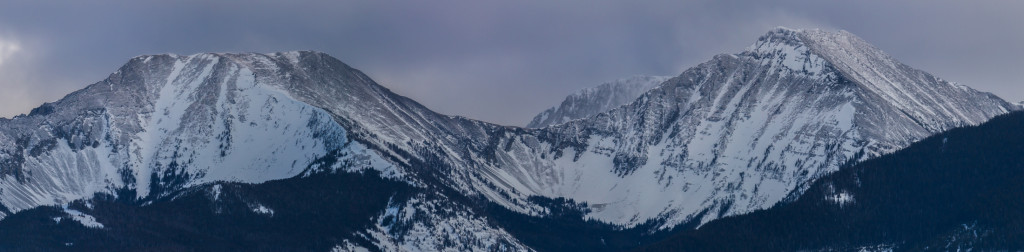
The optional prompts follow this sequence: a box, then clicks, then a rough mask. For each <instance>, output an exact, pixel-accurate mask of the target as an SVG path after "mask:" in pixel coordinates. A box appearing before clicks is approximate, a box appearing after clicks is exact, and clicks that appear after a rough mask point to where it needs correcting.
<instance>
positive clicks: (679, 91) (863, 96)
mask: <svg viewBox="0 0 1024 252" xmlns="http://www.w3.org/2000/svg"><path fill="white" fill-rule="evenodd" d="M625 82H626V83H631V84H626V86H627V87H628V88H624V89H626V90H639V89H646V88H643V87H641V86H645V85H650V83H658V82H660V84H657V85H656V87H653V88H651V89H649V90H647V91H646V92H644V93H643V94H641V95H639V96H638V97H636V98H635V99H633V100H632V101H629V102H623V99H627V100H628V98H625V97H632V96H633V94H615V92H613V90H621V89H620V88H617V87H614V86H616V85H608V87H606V88H600V87H599V88H597V89H593V91H583V92H581V93H580V94H578V95H576V97H578V98H569V99H567V102H569V101H570V100H571V101H572V102H569V104H566V103H563V105H564V106H562V107H560V108H557V109H553V110H549V111H550V113H548V112H545V113H546V114H542V115H541V116H539V117H538V118H542V119H540V120H539V121H538V120H535V121H536V123H531V125H532V126H538V127H540V126H544V127H540V128H519V127H510V126H501V125H494V124H490V123H486V122H481V121H476V120H472V119H467V118H463V117H458V116H448V115H442V114H438V113H435V112H433V111H431V110H429V109H427V108H426V107H424V106H422V105H420V104H419V103H417V102H415V101H413V100H410V99H408V98H406V97H403V96H400V95H398V94H395V93H393V92H391V91H390V90H388V89H387V88H385V87H382V86H380V85H378V84H377V83H375V82H374V81H373V80H371V79H370V78H369V77H368V76H366V75H365V74H363V73H361V72H360V71H358V70H356V69H353V68H351V67H349V66H348V65H346V64H344V63H342V62H341V61H339V60H337V59H335V58H333V57H331V56H328V55H326V54H323V53H317V52H309V51H300V52H285V53H273V54H257V53H204V54H196V55H189V56H182V55H151V56H140V57H136V58H133V59H131V60H129V61H128V63H127V64H125V65H124V66H122V67H121V68H120V69H118V70H117V71H116V72H114V73H113V74H111V75H110V76H109V77H108V78H107V79H105V80H102V81H100V82H97V83H95V84H92V85H89V86H88V87H86V88H84V89H82V90H79V91H76V92H74V93H72V94H69V95H68V96H66V97H64V98H63V99H61V100H58V101H56V102H53V103H47V104H43V105H42V106H40V107H38V108H36V109H33V110H32V112H31V113H30V114H28V115H21V116H17V117H14V118H11V119H0V205H2V206H0V217H2V218H3V219H2V220H0V248H3V249H7V250H14V249H18V250H55V249H71V250H139V249H160V248H162V249H166V250H181V249H189V248H197V247H202V248H208V249H211V250H295V249H300V248H301V249H303V250H343V251H344V250H365V249H369V250H383V251H396V250H408V251H417V250H428V251H429V250H460V251H463V250H497V251H522V250H569V249H577V250H578V249H592V250H621V249H630V248H635V247H637V246H638V245H642V244H647V243H650V242H653V241H655V240H657V239H660V238H663V237H667V235H668V234H670V233H672V232H673V231H679V230H687V229H692V228H695V227H697V226H700V225H702V224H705V223H708V222H709V221H712V220H715V219H718V218H722V217H726V216H732V215H738V214H744V213H749V212H752V211H755V210H759V209H765V208H768V207H771V206H772V205H775V204H776V203H779V202H784V201H787V200H786V199H789V200H796V199H797V198H798V197H799V196H800V195H801V194H802V193H804V192H805V191H806V190H808V188H811V185H812V183H813V182H814V181H815V180H816V179H818V178H821V177H823V176H826V175H827V174H830V173H832V172H836V171H838V170H840V167H843V166H844V165H846V164H851V163H855V162H858V161H863V160H866V159H868V158H871V157H877V156H879V155H882V154H886V153H891V152H894V151H897V150H899V149H902V148H904V147H907V146H909V145H910V144H911V143H913V142H915V141H918V140H921V139H924V138H925V137H928V136H929V135H933V134H936V133H939V132H942V131H945V130H948V129H951V128H954V127H959V126H967V125H976V124H980V123H982V122H985V121H986V120H988V119H990V118H992V117H994V116H997V115H1000V114H1004V113H1007V112H1009V111H1012V110H1017V109H1019V107H1018V106H1017V105H1013V104H1010V103H1007V102H1005V101H1003V100H1001V99H999V98H998V97H996V96H994V95H992V94H988V93H983V92H978V91H975V90H973V89H971V88H968V87H966V86H962V85H957V84H954V83H950V82H947V81H944V80H941V79H939V78H936V77H934V76H931V75H930V74H928V73H925V72H923V71H920V70H916V69H913V68H911V67H908V66H906V65H903V64H901V63H899V62H897V61H896V60H895V59H893V58H891V57H890V56H888V55H886V54H885V53H883V52H882V51H881V50H879V49H877V48H875V47H873V46H871V45H870V44H868V43H867V42H865V41H863V40H861V39H860V38H857V37H856V36H854V35H852V34H850V33H847V32H844V31H840V32H827V31H819V30H791V29H785V28H779V29H775V30H772V31H770V32H769V33H767V34H765V35H764V36H761V37H760V38H759V39H758V40H757V41H756V42H755V43H754V44H753V45H752V46H750V47H749V48H747V49H746V50H745V51H743V52H740V53H736V54H722V55H718V56H715V57H714V58H713V59H711V60H710V61H708V62H705V63H702V64H700V65H698V66H696V67H693V68H690V69H688V70H686V71H684V72H683V73H682V74H680V75H679V76H676V77H673V78H671V79H668V80H664V81H661V79H660V78H657V77H650V78H639V79H633V80H626V81H625ZM605 90H608V91H605ZM544 118H554V119H553V120H547V119H544ZM555 119H557V120H555ZM553 233H554V234H557V235H554V234H553Z"/></svg>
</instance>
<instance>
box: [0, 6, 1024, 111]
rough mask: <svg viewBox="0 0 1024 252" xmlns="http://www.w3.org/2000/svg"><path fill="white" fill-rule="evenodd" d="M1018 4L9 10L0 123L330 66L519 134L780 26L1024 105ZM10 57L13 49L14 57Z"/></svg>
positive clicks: (0, 24)
mask: <svg viewBox="0 0 1024 252" xmlns="http://www.w3.org/2000/svg"><path fill="white" fill-rule="evenodd" d="M1020 10H1024V2H1021V1H843V2H839V1H774V2H768V1H755V0H747V1H728V0H727V1H645V2H641V3H636V1H628V2H627V1H610V0H609V1H509V2H497V1H474V2H471V1H454V0H440V1H338V2H331V3H324V2H323V1H290V2H287V3H280V2H271V1H218V2H207V1H174V2H173V3H171V1H167V3H136V2H128V1H124V2H120V1H116V2H115V1H107V2H104V1H98V2H97V1H90V2H88V3H83V2H72V3H67V4H62V5H56V4H51V3H35V2H16V3H10V2H8V3H2V4H0V48H2V43H5V42H7V43H18V45H19V48H20V50H17V51H15V52H13V53H10V55H8V56H5V54H4V52H3V51H2V49H0V57H4V58H2V59H0V61H2V63H0V116H12V115H15V114H19V113H25V112H27V111H28V110H29V109H30V108H31V107H35V106H37V105H39V104H40V103H42V102H44V101H52V100H56V99H58V98H60V97H61V96H63V95H65V94H67V93H69V92H71V91H73V90H76V89H79V88H82V87H84V86H85V85H88V84H90V83H93V82H95V81H99V80H101V79H103V78H104V77H106V75H107V74H109V73H110V72H111V71H113V70H115V69H116V68H117V67H118V66H119V65H120V64H123V63H124V62H125V61H126V60H127V59H128V58H129V57H132V56H136V55H142V54H156V53H168V52H170V53H178V54H191V53H198V52H220V51H232V52H239V51H241V52H249V51H254V52H274V51H289V50H318V51H324V52H327V53H330V54H331V55H334V56H335V57H338V58H339V59H341V60H342V61H345V62H346V63H349V64H350V65H352V66H353V67H356V68H359V69H362V70H363V71H365V72H366V73H367V74H369V75H370V76H371V77H373V78H374V79H376V80H378V81H379V82H381V84H383V85H385V86H387V87H389V88H391V89H392V90H395V91H396V92H398V93H400V94H403V95H406V96H409V97H412V98H413V99H416V100H418V101H420V102H422V103H424V104H425V105H427V106H428V107H430V108H433V109H435V110H438V111H439V112H443V113H448V114H458V115H465V116H468V117H471V118H477V119H482V120H486V121H492V122H497V123H502V124H510V125H523V124H525V123H526V122H527V121H528V120H529V118H530V117H532V116H533V115H534V114H535V113H537V112H539V111H540V110H542V109H544V108H546V107H548V106H551V105H554V104H555V103H557V102H559V101H560V100H561V98H562V97H564V96H565V95H566V94H568V93H570V92H572V91H573V90H575V89H578V88H582V87H587V86H592V85H596V84H599V83H601V82H603V81H607V80H612V79H617V78H621V77H627V76H631V75H636V74H656V75H676V74H678V73H679V72H681V71H682V70H684V69H685V68H687V67H690V66H694V65H696V64H698V63H700V62H702V61H705V60H707V59H709V58H711V56H713V55H715V54H718V53H732V52H738V51H741V50H743V48H745V47H746V46H748V45H749V44H751V43H753V42H754V40H755V39H756V38H757V36H759V35H760V34H762V33H764V32H765V31H767V30H768V29H770V28H772V27H775V26H780V25H782V26H789V27H794V28H822V29H829V30H834V29H845V30H848V31H851V32H853V33H855V34H858V35H859V36H861V37H862V38H864V39H866V40H868V41H869V42H872V43H874V44H875V45H876V46H878V47H879V48H882V49H883V50H885V51H886V52H888V53H890V54H892V55H893V56H894V57H896V58H898V59H900V60H902V61H904V62H905V63H907V64H909V65H911V66H914V67H918V68H921V69H923V70H926V71H930V72H932V73H934V74H936V75H938V76H940V77H943V78H946V79H948V80H952V81H956V82H959V83H962V84H966V85H969V86H972V87H975V88H978V89H981V90H986V91H991V92H994V93H996V94H998V95H1000V96H1002V97H1004V98H1006V99H1008V100H1012V101H1019V100H1024V85H1022V83H1021V78H1020V77H1018V73H1017V72H1019V71H1020V66H1024V29H1020V27H1019V26H1020V24H1022V23H1024V16H1020V15H1018V12H1019V11H1020ZM11 41H13V42H11Z"/></svg>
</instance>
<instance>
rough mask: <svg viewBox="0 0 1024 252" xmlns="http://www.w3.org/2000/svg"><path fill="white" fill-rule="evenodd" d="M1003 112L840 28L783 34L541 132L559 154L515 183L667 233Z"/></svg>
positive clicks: (598, 215) (755, 205) (989, 98)
mask: <svg viewBox="0 0 1024 252" xmlns="http://www.w3.org/2000/svg"><path fill="white" fill-rule="evenodd" d="M1011 109H1014V108H1013V106H1012V105H1010V104H1009V103H1007V102H1005V101H1003V100H1001V99H999V98H998V97H996V96H994V95H991V94H988V93H982V92H978V91H975V90H972V89H970V88H967V87H965V86H957V85H954V84H951V83H949V82H946V81H943V80H941V79H938V78H935V77H933V76H931V75H929V74H927V73H925V72H923V71H920V70H916V69H913V68H910V67H908V66H906V65H903V64H901V63H899V62H897V61H895V60H894V59H892V58H891V57H889V56H888V55H886V54H885V53H883V52H882V51H881V50H879V49H877V48H875V47H873V46H871V45H869V44H868V43H866V42H864V41H863V40H861V39H860V38H857V37H856V36H854V35H853V34H850V33H847V32H845V31H840V32H825V31H819V30H807V31H802V30H791V29H785V28H779V29H775V30H773V31H771V32H769V33H768V34H766V35H764V36H762V37H760V38H759V39H758V41H757V42H756V43H755V44H753V45H752V46H750V47H749V48H748V49H747V50H746V51H743V52H741V53H738V54H723V55H718V56H715V57H714V58H713V59H712V60H711V61H708V62H705V63H703V64H700V65H699V66H697V67H694V68H691V69H689V70H686V71H685V72H683V74H681V75H680V76H678V77H675V78H673V79H671V80H668V81H666V82H665V83H663V84H661V85H660V86H658V87H656V88H654V89H652V90H651V91H649V92H647V93H645V94H644V95H642V96H641V97H640V98H639V99H638V100H636V101H634V102H632V103H630V104H628V105H625V106H622V107H619V108H616V109H613V110H611V111H609V112H607V113H602V114H598V115H596V116H594V117H591V118H586V119H582V120H575V121H570V122H568V123H565V124H560V125H554V126H551V127H548V128H544V129H542V131H543V132H545V134H548V135H550V136H551V137H553V138H556V140H554V141H553V142H554V143H555V146H554V148H553V150H555V151H556V152H557V151H561V152H564V155H561V156H555V157H549V159H550V161H549V162H550V163H545V162H548V161H537V162H536V163H537V164H538V165H536V166H533V167H536V168H533V167H531V166H527V167H530V168H532V169H535V170H539V171H551V172H550V173H547V174H545V173H542V172H532V173H520V174H517V176H516V177H518V178H525V180H526V181H530V182H529V183H526V185H530V187H528V188H529V189H526V190H523V189H520V191H527V192H533V193H536V194H539V195H543V196H547V197H565V198H570V199H574V200H576V201H579V202H587V203H588V204H589V208H590V210H591V211H590V212H589V214H588V217H591V218H594V219H597V220H601V221H605V222H610V223H616V224H620V225H624V226H633V225H637V224H640V223H644V222H645V221H648V220H661V221H663V222H662V224H663V225H662V226H661V227H662V228H668V227H672V226H674V225H676V224H678V223H682V222H685V221H689V220H694V219H696V220H700V221H701V222H706V221H709V220H711V219H715V218H718V217H721V216H725V215H733V214H739V213H745V212H749V211H751V210H756V209H762V208H766V207H768V206H771V205H773V204H775V203H776V202H779V201H781V200H783V199H784V198H785V197H787V195H789V194H790V193H791V192H794V194H793V195H798V194H799V193H800V192H801V191H802V190H803V188H804V187H806V185H807V183H808V182H810V181H812V180H813V179H815V178H817V177H820V176H822V175H824V174H826V173H829V172H832V171H835V170H836V169H838V168H839V167H840V166H842V165H843V164H845V163H848V162H851V161H857V160H863V159H866V158H868V157H873V156H877V155H879V154H883V153H887V152H891V151H893V150H896V149H899V148H902V147H904V146H907V145H908V144H910V143H911V142H913V141H916V140H918V139H921V138H923V137H926V136H928V135H931V134H934V133H936V132H940V131H942V130H944V129H949V128H951V127H956V126H961V125H972V124H978V123H981V122H984V121H985V120H987V119H988V118H991V117H992V116H995V115H999V114H1002V113H1006V112H1007V111H1009V110H1011ZM545 166H546V167H545ZM520 167H522V165H521V166H520ZM520 169H522V168H520ZM509 170H511V169H509ZM527 170H529V169H527ZM519 180H520V181H522V180H523V179H519Z"/></svg>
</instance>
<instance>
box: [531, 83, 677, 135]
mask: <svg viewBox="0 0 1024 252" xmlns="http://www.w3.org/2000/svg"><path fill="white" fill-rule="evenodd" d="M669 78H672V77H671V76H642V75H640V76H633V77H629V78H623V79H619V80H615V81H612V82H608V83H604V84H601V85H598V86H596V87H590V88H584V89H581V90H579V91H576V92H575V93H573V94H571V95H569V96H568V97H566V98H565V100H564V101H562V104H560V105H558V106H556V107H551V108H549V109H547V110H544V112H541V113H540V114H538V115H537V116H535V117H533V120H531V121H530V123H529V124H527V125H526V127H527V128H540V127H544V126H548V125H552V124H560V123H564V122H568V121H570V120H575V119H580V118H587V117H591V116H593V115H596V114H598V113H602V112H606V111H608V110H611V109H613V108H616V107H619V106H622V105H624V104H626V103H629V102H632V101H634V100H636V98H637V97H640V95H642V94H644V93H646V92H647V90H651V88H654V87H656V86H658V84H661V83H662V82H665V80H668V79H669Z"/></svg>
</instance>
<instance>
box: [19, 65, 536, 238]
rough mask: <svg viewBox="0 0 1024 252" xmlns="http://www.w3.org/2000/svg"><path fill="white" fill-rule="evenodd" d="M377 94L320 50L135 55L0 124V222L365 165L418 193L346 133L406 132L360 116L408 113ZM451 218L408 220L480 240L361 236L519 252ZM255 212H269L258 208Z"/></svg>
mask: <svg viewBox="0 0 1024 252" xmlns="http://www.w3.org/2000/svg"><path fill="white" fill-rule="evenodd" d="M384 90H386V89H384V88H383V87H380V86H378V85H376V84H373V83H372V81H370V80H369V78H367V77H365V75H362V73H359V72H358V71H356V70H354V69H351V68H348V66H346V65H344V64H342V63H340V61H337V60H336V59H333V58H330V57H329V56H326V55H324V54H320V53H312V52H288V53H277V54H269V55H264V54H197V55H191V56H178V55H154V56H141V57H137V58H134V59H132V60H131V61H129V62H128V63H127V64H125V65H124V66H123V67H122V68H121V69H119V70H118V71H117V72H115V73H113V74H112V75H111V76H110V77H109V78H107V79H106V80H104V81H101V82H99V83H96V84H93V85H90V86H89V87H87V88H85V89H83V90H80V91H78V92H75V93H73V94H71V95H68V96H67V97H65V98H64V99H61V100H60V101H57V102H55V103H52V104H46V105H44V106H42V107H40V108H37V109H35V110H33V113H32V114H30V115H28V116H19V117H16V118H13V119H10V120H3V121H0V171H2V172H3V175H2V176H0V204H2V206H3V209H2V210H3V211H2V215H3V216H6V215H10V214H13V213H16V212H19V211H22V210H26V209H31V208H34V207H38V206H44V205H66V204H68V203H69V202H71V201H73V200H76V199H86V198H90V197H92V196H93V195H95V194H97V193H99V194H108V195H116V196H118V197H126V198H128V199H127V200H137V201H138V202H139V203H140V204H147V202H152V201H154V200H158V199H161V198H164V197H166V196H170V195H173V194H175V193H176V192H179V191H181V190H183V189H187V188H190V187H193V186H197V185H203V184H207V183H211V182H218V181H230V182H243V183H261V182H265V181H270V180H278V179H285V178H291V177H295V176H303V175H308V174H312V173H318V172H334V171H344V172H354V171H359V170H364V169H373V170H377V171H379V172H381V174H382V176H385V177H389V178H392V179H399V180H404V181H407V183H409V184H411V185H415V186H423V185H424V184H423V183H422V182H421V181H420V180H419V179H417V178H412V177H408V174H406V173H404V172H403V171H405V170H407V169H408V166H407V164H405V165H403V166H396V164H399V165H402V163H401V162H395V161H394V160H393V159H390V158H386V157H383V156H381V154H380V153H379V152H377V151H374V150H372V149H369V148H367V146H366V145H364V144H363V143H361V142H359V141H356V139H352V138H350V137H349V135H357V134H358V133H354V132H352V131H349V130H348V129H346V127H351V128H354V129H355V126H353V125H346V124H345V123H347V122H349V121H348V120H346V119H347V118H348V117H349V116H351V117H360V118H359V119H360V120H361V122H363V123H365V124H360V125H367V126H368V127H378V128H374V129H373V130H372V132H374V133H373V134H377V135H376V136H378V137H380V138H384V139H390V138H387V137H388V136H389V134H396V135H397V136H391V137H406V136H408V135H402V134H403V133H407V132H397V133H396V132H391V131H388V130H387V129H383V128H379V127H380V125H391V124H393V121H386V120H382V121H379V122H380V124H374V123H375V122H378V121H373V120H372V119H368V118H365V117H375V118H376V117H378V116H379V117H386V119H395V118H401V117H402V116H403V115H401V114H397V113H390V112H384V111H379V110H380V109H384V108H382V107H381V106H380V105H381V104H382V103H388V102H393V101H392V100H386V99H383V98H382V97H380V96H379V95H381V94H382V92H386V91H384ZM297 97H301V99H299V98H297ZM389 98H390V97H389ZM317 99H341V100H343V101H344V102H334V101H333V100H327V101H321V102H324V103H327V102H334V103H333V104H335V105H337V106H335V107H331V108H334V109H342V110H345V111H352V112H359V113H362V114H349V113H345V114H343V116H346V117H344V118H342V117H340V116H341V115H338V114H332V113H330V112H328V111H326V110H324V109H322V108H320V107H316V106H313V105H310V103H307V102H308V101H315V100H317ZM375 99H379V100H385V101H379V100H375ZM406 102H408V101H406ZM321 104H323V103H321ZM417 106H418V105H417ZM431 115H434V114H431ZM361 116H364V117H361ZM445 117H446V116H445ZM446 118H447V117H446ZM396 120H400V119H396ZM424 130H431V129H424ZM433 130H436V129H433ZM357 131H359V132H369V131H371V130H367V129H363V128H358V129H357ZM424 134H425V132H424ZM396 204H398V203H396ZM408 204H413V203H408ZM436 205H437V204H436V203H435V204H434V205H428V204H418V205H413V206H414V207H420V208H423V209H421V210H420V211H427V213H428V214H429V213H431V212H429V211H431V210H430V209H429V208H427V206H435V207H436ZM446 209H447V210H446V211H445V212H444V214H445V215H428V216H426V217H420V218H417V219H415V220H411V221H409V223H410V224H409V225H413V224H415V227H416V228H417V230H431V229H434V228H437V227H439V226H442V225H443V226H445V227H446V228H448V229H449V230H450V231H452V232H461V233H469V234H474V233H479V235H480V237H477V238H474V237H462V238H460V239H454V238H452V237H447V238H446V237H443V236H435V235H436V234H431V233H413V234H403V235H402V236H401V237H390V236H387V235H389V234H387V233H381V232H375V233H374V231H373V230H369V231H367V232H370V233H367V234H366V235H367V236H368V237H369V238H368V239H371V240H376V241H377V242H379V243H380V244H382V245H381V246H384V245H385V244H396V245H399V246H401V247H402V248H403V249H406V250H413V251H415V250H424V249H425V250H433V249H437V248H444V247H445V246H451V247H462V248H477V249H487V248H489V247H491V246H496V244H495V243H496V242H500V244H497V245H501V246H505V247H508V248H520V249H522V248H524V247H523V246H522V245H521V244H517V242H516V241H515V240H514V238H511V237H510V236H509V235H508V234H506V233H504V232H503V231H501V230H500V229H498V228H495V227H493V226H492V225H487V224H486V223H487V222H486V219H483V218H482V217H479V215H476V214H473V213H472V212H469V210H467V209H456V208H452V207H450V206H447V207H446ZM253 211H254V212H256V213H260V214H265V215H273V214H274V212H273V210H272V209H268V208H266V207H264V206H262V205H258V206H253ZM409 211H414V212H415V210H409ZM433 211H434V213H438V211H440V210H433ZM421 215H422V214H421ZM0 217H2V216H0ZM381 235H384V236H381ZM488 241H490V242H492V243H488Z"/></svg>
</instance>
